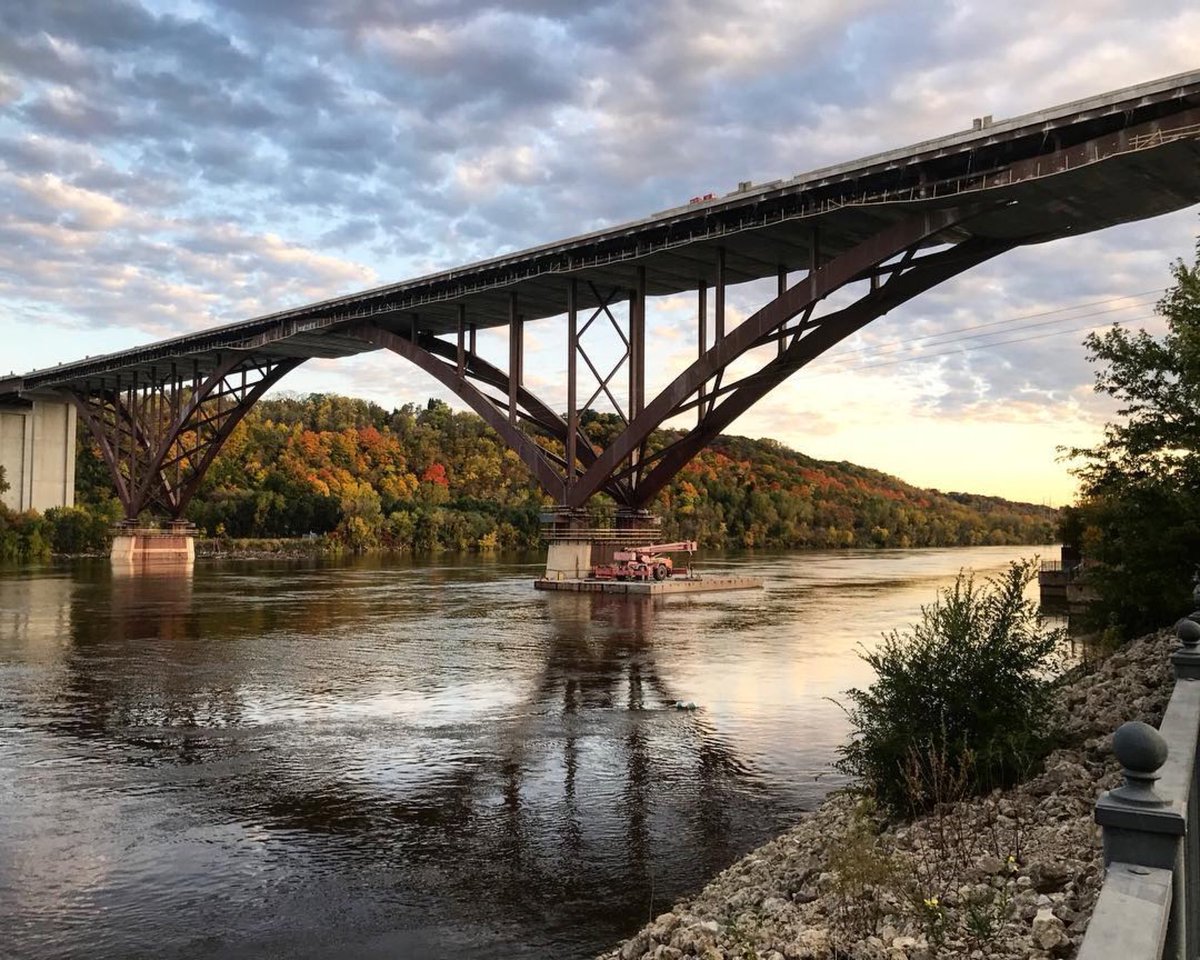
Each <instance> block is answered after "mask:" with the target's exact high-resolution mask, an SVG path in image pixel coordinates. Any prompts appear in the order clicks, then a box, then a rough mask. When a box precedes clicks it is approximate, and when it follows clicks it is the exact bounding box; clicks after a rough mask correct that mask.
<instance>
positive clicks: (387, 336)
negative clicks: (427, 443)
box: [349, 324, 628, 502]
mask: <svg viewBox="0 0 1200 960" xmlns="http://www.w3.org/2000/svg"><path fill="white" fill-rule="evenodd" d="M349 332H350V333H351V334H352V335H353V336H356V337H358V338H359V339H361V340H365V341H367V342H368V343H373V344H375V345H376V346H378V347H382V348H384V349H386V350H390V351H391V352H392V353H395V354H397V355H398V356H401V357H403V358H404V359H405V360H408V361H410V362H412V363H414V364H416V365H417V366H418V367H420V368H421V369H422V370H424V371H425V372H426V373H428V374H430V375H431V376H433V377H434V378H436V379H437V380H438V381H439V382H441V383H442V384H443V385H444V386H445V387H447V388H448V389H450V390H452V391H454V393H455V394H456V395H457V396H458V397H459V398H460V399H462V400H463V401H464V402H466V403H467V405H468V406H470V407H471V409H472V410H474V411H475V412H476V413H478V414H479V416H480V417H482V418H483V420H484V421H485V422H486V423H487V425H488V426H489V427H491V428H492V429H493V430H495V431H496V433H498V434H499V435H500V437H501V439H503V440H504V442H505V443H506V444H508V446H509V447H511V448H512V449H513V450H514V451H515V452H516V453H517V455H518V456H519V457H520V458H521V460H522V461H523V462H524V463H525V465H526V466H527V467H528V468H529V470H530V472H531V473H532V474H533V476H534V477H535V479H536V480H537V482H538V484H539V485H540V486H541V488H542V489H543V490H545V491H546V492H547V493H548V494H550V496H552V497H555V498H557V499H559V500H561V499H562V498H563V497H564V496H565V495H566V479H565V472H566V461H565V460H564V459H563V458H562V457H560V456H558V455H557V454H556V453H555V452H554V451H552V450H549V449H547V448H546V447H544V446H542V445H540V444H539V443H538V442H537V441H536V440H535V439H534V438H533V437H532V436H530V435H529V434H528V433H526V432H525V431H523V430H522V429H521V428H520V426H519V425H518V424H519V422H523V423H528V424H530V425H531V426H533V427H534V428H536V429H539V430H541V431H542V432H544V433H546V434H548V435H549V436H550V437H552V438H554V439H555V440H557V441H558V442H559V443H562V444H564V446H565V445H566V444H567V442H568V427H567V421H566V420H564V419H563V417H562V416H560V415H559V414H557V413H555V412H554V411H553V410H552V409H551V408H550V407H549V406H548V405H547V404H546V403H544V402H543V401H542V400H541V399H539V398H538V397H537V396H536V395H535V394H534V393H532V392H531V391H530V390H528V389H527V388H526V387H524V386H523V385H521V384H520V383H519V382H518V381H517V380H516V378H515V377H510V376H509V375H508V374H507V373H505V372H504V371H502V370H500V369H499V368H498V367H496V366H494V365H493V364H491V363H489V362H488V361H486V360H484V359H483V358H482V357H480V356H479V355H478V354H477V353H475V352H474V350H471V349H468V348H466V347H465V346H464V345H463V344H462V343H460V344H459V345H458V347H457V348H456V346H455V345H454V344H451V343H449V342H447V341H444V340H439V339H438V338H437V337H434V336H431V335H429V334H420V333H418V334H417V335H416V336H415V337H402V336H399V335H397V334H395V333H392V332H390V331H388V330H384V329H382V328H381V327H377V326H375V325H373V324H361V325H359V326H357V327H353V328H351V330H350V331H349ZM472 381H477V382H478V383H479V384H481V385H483V386H489V387H493V388H495V389H496V390H498V391H499V392H500V393H501V394H502V395H504V396H506V397H508V398H510V399H509V400H508V401H506V400H502V399H500V398H498V397H494V396H492V395H491V394H489V393H488V392H486V391H485V390H483V389H481V387H480V386H477V385H476V383H475V382H472ZM513 401H515V405H514V402H513ZM576 450H577V452H578V455H579V456H580V459H581V460H582V461H583V462H584V463H588V464H590V463H592V462H594V460H595V458H596V455H595V453H594V451H593V449H592V446H591V443H590V441H588V439H587V437H586V436H583V435H579V436H577V437H576ZM601 489H603V490H605V491H606V492H608V493H610V494H611V495H612V496H613V497H614V498H615V499H617V500H619V501H622V502H623V501H624V500H625V499H626V498H627V495H628V494H627V491H626V490H624V489H623V488H621V487H620V486H619V485H618V484H617V483H616V482H613V481H606V482H605V483H603V484H602V485H601Z"/></svg>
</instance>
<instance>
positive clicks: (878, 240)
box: [0, 70, 1200, 521]
mask: <svg viewBox="0 0 1200 960" xmlns="http://www.w3.org/2000/svg"><path fill="white" fill-rule="evenodd" d="M1198 201H1200V70H1198V71H1194V72H1191V73H1187V74H1181V75H1178V76H1174V77H1168V78H1165V79H1162V80H1157V81H1153V82H1149V83H1144V84H1141V85H1138V86H1133V87H1128V88H1125V89H1121V90H1117V91H1113V92H1110V93H1105V94H1102V95H1099V96H1094V97H1090V98H1087V99H1085V100H1080V101H1076V102H1073V103H1068V104H1064V105H1061V106H1057V107H1052V108H1049V109H1045V110H1041V111H1038V112H1036V113H1031V114H1028V115H1025V116H1021V117H1016V118H1013V119H1009V120H1002V121H998V122H994V121H993V120H992V118H991V117H981V118H978V119H976V120H975V121H974V123H973V125H972V128H971V129H969V130H964V131H962V132H959V133H955V134H952V135H950V136H946V137H942V138H939V139H935V140H928V141H925V142H923V143H918V144H915V145H913V146H911V147H906V148H903V149H899V150H892V151H888V152H886V153H881V154H877V155H874V156H869V157H866V158H863V159H861V160H856V161H853V162H849V163H842V164H838V165H835V166H831V167H826V168H823V169H820V170H815V171H813V172H811V173H806V174H801V175H799V176H795V177H793V178H791V179H786V180H776V181H773V182H770V183H764V184H758V185H755V184H752V183H742V184H739V185H738V188H737V189H736V190H734V191H732V192H731V193H728V194H726V195H723V196H714V195H708V196H705V197H700V198H695V199H694V200H692V201H691V202H689V203H686V204H684V205H681V206H679V207H675V208H673V209H670V210H666V211H663V212H661V213H656V214H654V215H652V216H649V217H645V218H643V219H641V220H637V221H634V222H632V223H625V224H620V225H618V226H614V227H609V228H607V229H604V230H599V231H596V232H594V233H589V234H586V235H583V236H577V237H572V238H570V239H566V240H561V241H558V242H555V243H549V244H545V245H542V246H538V247H534V248H531V249H528V250H523V251H520V252H517V253H512V254H507V255H505V256H501V257H497V258H495V259H491V260H486V261H483V262H480V263H474V264H471V265H468V266H464V267H459V268H455V269H452V270H446V271H443V272H440V273H436V274H431V275H429V276H424V277H419V278H417V279H413V280H407V281H404V282H402V283H396V284H391V285H388V286H383V287H378V288H375V289H371V290H365V291H362V292H359V293H354V294H351V295H348V296H342V297H337V298H334V299H330V300H325V301H322V302H319V303H313V304H309V305H306V306H301V307H295V308H292V309H288V310H283V311H279V312H277V313H272V314H269V315H267V316H262V317H257V318H255V319H251V320H245V321H241V322H238V323H232V324H229V325H227V326H221V327H217V328H214V329H211V330H206V331H203V332H200V333H194V334H189V335H186V336H180V337H175V338H172V339H169V340H164V341H162V342H159V343H154V344H150V345H148V346H142V347H136V348H133V349H130V350H124V351H120V352H118V353H112V354H108V355H106V356H99V357H89V358H86V359H83V360H74V361H71V362H66V363H62V364H59V365H57V366H55V367H53V368H51V369H45V370H34V371H30V372H29V373H25V374H23V375H21V376H12V377H8V378H4V379H0V411H2V410H15V409H18V408H20V407H21V406H22V405H24V406H26V407H28V406H29V405H31V404H36V403H39V402H40V403H43V404H45V403H57V404H66V405H69V407H70V408H71V409H73V410H74V411H77V415H78V418H79V420H80V421H82V423H83V424H84V425H85V426H86V427H87V429H88V430H89V432H90V434H91V436H92V437H93V439H94V440H95V442H96V444H97V445H98V447H99V449H100V451H101V453H102V454H103V457H104V460H105V463H106V464H107V465H108V468H109V470H110V471H111V473H112V477H113V481H114V483H115V486H116V489H117V494H118V496H119V498H120V500H121V503H122V504H123V505H124V509H125V513H126V516H127V517H128V518H129V520H130V521H134V520H136V518H137V517H138V516H139V514H141V513H142V512H143V511H151V512H157V513H162V514H165V515H167V516H168V517H171V518H179V517H180V516H181V515H182V514H183V511H184V509H185V508H186V506H187V504H188V501H189V499H190V498H191V497H192V495H193V494H194V493H195V491H196V488H197V486H198V484H199V483H200V481H201V480H202V478H203V476H204V473H205V471H206V470H207V468H208V467H209V465H210V464H211V463H212V461H213V458H214V457H215V456H216V454H217V452H218V451H219V450H220V448H221V445H222V443H223V442H224V441H225V440H226V439H227V438H228V437H229V435H230V433H231V432H232V430H233V429H234V427H235V426H236V425H237V423H238V422H239V420H240V419H241V418H242V417H243V416H244V415H245V414H246V412H247V411H248V410H249V409H250V408H251V406H252V405H253V404H254V403H255V401H257V400H258V399H259V398H260V397H261V396H262V395H263V394H264V393H265V392H266V391H267V390H268V389H270V388H271V387H272V386H273V385H274V384H276V383H277V382H278V381H279V380H280V379H281V378H283V377H284V376H285V375H286V374H287V373H289V372H290V371H292V370H294V369H295V368H296V367H297V366H299V365H300V364H302V363H303V362H304V361H305V360H308V359H311V358H314V357H323V358H335V357H347V356H352V355H354V354H359V353H363V352H365V351H372V350H387V351H390V352H391V353H394V354H397V355H398V356H399V357H401V358H403V359H404V360H407V361H409V362H410V363H414V364H416V365H417V366H418V367H420V368H421V369H422V370H424V371H425V372H426V373H428V374H430V375H431V376H433V377H434V378H435V379H437V380H438V381H439V382H440V383H441V384H443V385H444V386H445V387H446V388H447V389H448V390H450V391H452V392H453V393H454V394H455V395H457V396H458V397H459V398H460V399H461V400H462V401H463V402H465V403H466V404H468V405H469V406H470V407H471V408H472V409H474V410H475V411H476V412H477V413H478V414H479V415H480V416H482V417H483V418H484V419H485V420H486V421H487V423H488V424H489V425H490V426H491V427H492V428H493V429H495V431H496V432H497V433H498V434H499V435H500V436H501V437H502V438H503V439H504V441H505V442H506V443H507V444H508V445H509V446H511V447H512V449H513V450H515V451H516V452H517V453H518V454H519V455H520V457H521V458H522V460H523V461H524V462H525V464H526V465H527V466H528V467H529V469H530V471H531V473H532V475H533V477H534V478H535V480H536V482H537V483H538V484H539V485H540V486H541V488H542V489H543V490H544V491H545V492H546V493H547V494H548V495H549V496H550V497H551V498H552V499H553V500H554V502H555V503H557V504H559V505H560V506H561V508H562V510H563V511H564V515H566V516H571V515H572V511H578V510H580V509H581V508H583V507H584V505H585V504H586V503H587V502H588V500H589V499H590V498H591V497H592V496H593V495H595V494H597V493H604V494H607V495H608V496H610V497H611V498H612V499H613V501H615V503H616V504H617V506H618V507H619V508H621V510H622V511H623V512H624V514H625V515H627V516H630V517H635V516H638V515H641V514H644V512H645V511H646V509H647V508H648V507H649V506H650V505H651V504H652V502H653V500H654V498H655V496H656V495H657V494H658V493H659V492H660V491H661V490H662V489H663V487H664V486H665V485H666V484H668V483H669V482H670V480H671V479H672V477H674V476H675V474H676V473H677V472H678V471H679V470H680V469H681V468H682V467H683V466H684V465H685V464H686V463H687V462H688V461H689V460H690V459H691V458H692V457H693V456H695V454H696V453H698V452H699V451H700V450H701V449H703V447H704V446H705V445H706V444H707V443H709V442H710V441H711V440H712V439H713V438H714V437H715V436H716V435H717V434H718V433H719V432H720V431H721V430H723V429H724V428H725V427H727V426H728V425H729V424H730V423H732V422H733V421H734V419H736V418H737V417H738V416H739V415H741V414H742V413H744V412H745V411H746V410H747V409H749V408H750V407H751V405H753V404H754V403H755V402H756V401H758V400H759V399H760V398H761V397H763V396H764V395H765V394H766V393H767V392H768V391H770V390H771V389H772V388H773V387H775V386H776V385H778V384H779V383H781V382H782V381H783V380H785V379H786V378H787V377H789V376H791V375H792V374H794V373H796V372H797V371H798V370H800V369H801V368H802V367H804V366H805V365H806V364H807V363H809V362H810V361H812V360H813V359H814V358H815V357H817V356H819V355H821V354H822V353H824V352H825V351H826V350H829V349H830V348H831V347H833V346H834V345H835V344H837V343H838V342H840V341H841V340H843V339H845V338H846V337H848V336H850V335H851V334H852V333H854V332H855V331H857V330H859V329H861V328H862V327H863V326H865V325H866V324H868V323H870V322H871V321H873V320H875V319H877V318H878V317H880V316H882V315H884V314H885V313H887V312H888V311H890V310H892V309H895V308H896V307H898V306H899V305H901V304H903V303H905V302H906V301H908V300H910V299H912V298H913V297H916V296H918V295H919V294H921V293H922V292H924V291H926V290H929V289H930V288H932V287H934V286H936V285H937V284H939V283H942V282H944V281H946V280H948V279H950V278H951V277H954V276H956V275H958V274H960V273H962V272H964V271H966V270H969V269H970V268H972V267H974V266H976V265H978V264H980V263H983V262H984V261H986V260H989V259H991V258H993V257H996V256H998V255H999V254H1002V253H1004V252H1005V251H1007V250H1011V249H1012V248H1014V247H1016V246H1018V245H1023V244H1033V243H1042V242H1045V241H1048V240H1053V239H1056V238H1060V237H1066V236H1071V235H1074V234H1081V233H1086V232H1089V231H1092V230H1100V229H1103V228H1105V227H1108V226H1112V225H1114V224H1119V223H1124V222H1128V221H1132V220H1138V219H1142V218H1146V217H1153V216H1156V215H1159V214H1163V213H1167V212H1169V211H1173V210H1177V209H1180V208H1183V207H1187V206H1190V205H1192V204H1195V203H1197V202H1198ZM763 278H773V279H774V280H775V284H774V287H773V289H774V293H773V295H772V296H769V297H768V298H767V299H766V300H765V302H764V303H762V305H761V306H760V307H759V308H758V309H757V310H755V311H754V312H753V313H752V314H751V315H750V316H748V317H747V318H746V319H745V320H744V321H743V322H741V323H739V324H737V325H733V324H732V323H729V322H727V316H726V308H725V303H726V292H727V290H728V288H729V287H730V286H731V285H734V284H740V283H744V282H746V281H751V280H761V279H763ZM689 293H690V294H694V295H695V297H696V299H695V324H694V330H695V334H696V355H695V359H694V360H693V361H692V362H691V363H690V364H689V365H688V366H687V367H686V369H684V370H682V371H679V372H678V373H677V374H676V375H675V376H674V378H673V379H672V380H671V381H670V382H669V383H668V384H667V386H666V387H664V388H663V389H662V390H661V391H660V392H659V393H658V394H657V395H655V396H653V397H649V396H647V393H646V347H645V343H646V339H645V334H646V305H647V301H648V299H649V298H652V297H662V296H668V295H680V294H689ZM835 293H840V294H842V296H839V297H838V298H837V303H838V304H839V305H838V306H836V307H834V306H831V305H830V298H831V296H832V295H833V294H835ZM847 297H849V298H850V299H849V302H848V303H847V302H846V300H847ZM551 320H552V322H554V323H556V324H559V325H560V329H561V325H562V324H564V323H565V325H566V351H567V356H566V361H567V365H566V368H567V373H566V379H567V382H566V385H565V386H566V398H567V399H566V406H567V409H566V411H565V412H562V411H560V410H556V409H554V407H553V406H552V405H551V404H550V403H549V402H548V401H546V400H545V399H544V398H542V397H539V396H538V395H537V394H535V393H534V392H533V391H532V390H531V389H530V388H529V386H528V385H527V384H526V382H525V378H524V344H525V327H526V324H529V323H532V322H535V321H551ZM488 328H504V329H505V330H506V331H507V343H508V346H507V362H506V364H503V365H500V364H496V363H493V362H491V361H489V360H486V359H485V358H484V357H483V356H481V355H480V352H479V351H478V349H477V333H478V331H480V330H483V329H488ZM601 330H603V331H605V332H606V333H607V334H608V336H609V337H610V340H611V343H612V345H613V349H612V350H611V351H610V352H607V353H602V352H597V351H596V350H595V349H594V348H593V347H589V346H588V345H585V343H584V341H583V339H582V338H583V336H584V334H585V333H587V332H589V331H592V337H593V338H594V337H595V335H596V334H597V333H599V332H600V331H601ZM590 342H592V341H591V340H590V341H589V343H590ZM613 357H617V360H616V363H615V365H614V364H613V363H612V358H613ZM735 364H738V365H739V366H738V368H737V370H738V371H743V368H746V367H747V366H748V367H750V368H751V369H750V371H749V372H736V373H735V368H734V365H735ZM606 402H607V404H609V405H611V407H612V408H613V409H615V410H616V412H617V413H618V415H619V416H620V418H621V422H622V424H623V427H622V429H621V430H620V432H619V433H617V435H616V436H615V437H614V438H613V439H612V440H611V441H610V442H609V443H608V444H607V445H606V446H602V445H599V444H597V443H596V441H595V439H594V438H592V437H590V436H589V435H588V434H587V432H586V430H585V428H584V426H583V422H584V421H583V419H582V418H583V415H584V414H585V412H586V411H588V410H593V409H596V405H597V404H605V403H606ZM677 418H686V421H685V422H687V423H688V424H689V427H688V428H687V430H686V432H685V433H684V434H683V435H682V436H681V437H679V438H678V439H675V440H673V441H672V442H670V443H668V444H666V445H665V446H663V447H661V448H658V449H651V448H649V447H648V441H649V440H650V437H651V433H652V432H653V431H654V430H656V429H657V428H659V427H660V426H662V425H663V424H664V423H667V422H669V421H674V422H680V421H679V420H678V419H677ZM693 418H694V419H693ZM0 440H2V437H0ZM0 449H3V446H2V443H0ZM6 466H7V463H6ZM10 475H11V471H10Z"/></svg>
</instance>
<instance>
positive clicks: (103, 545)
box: [44, 500, 122, 554]
mask: <svg viewBox="0 0 1200 960" xmlns="http://www.w3.org/2000/svg"><path fill="white" fill-rule="evenodd" d="M121 516H122V512H121V505H120V504H119V503H117V501H115V500H105V501H102V502H101V503H96V504H81V505H79V506H75V507H51V508H50V509H49V510H47V511H46V513H45V517H44V519H45V524H46V531H47V538H48V540H49V541H50V549H51V550H53V551H54V552H55V553H60V554H86V553H107V552H108V550H109V548H110V547H111V546H112V528H113V525H114V524H115V523H117V522H118V521H119V520H120V519H121Z"/></svg>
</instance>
